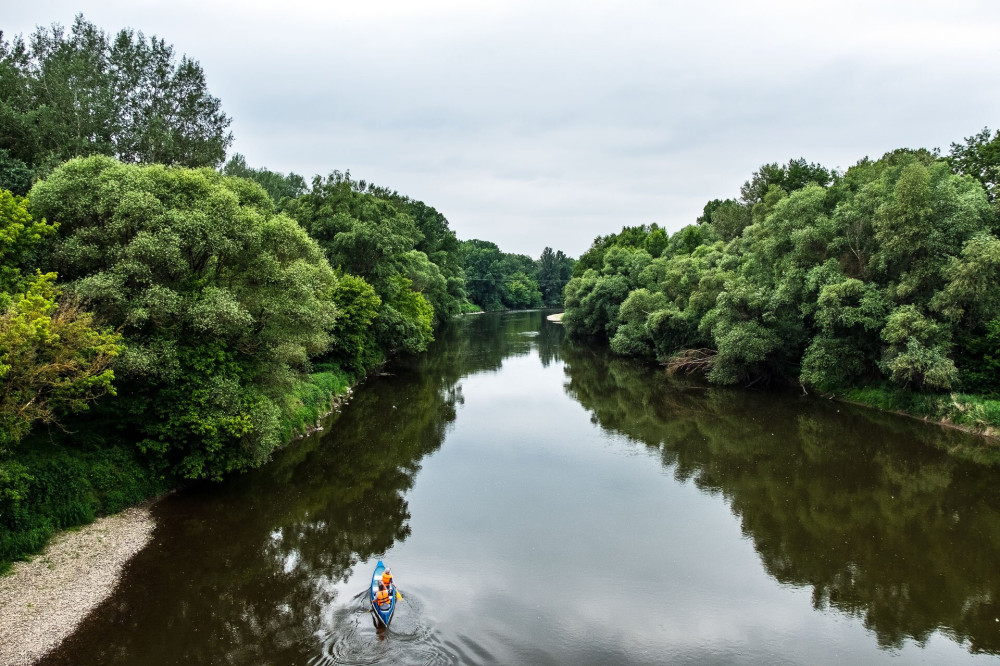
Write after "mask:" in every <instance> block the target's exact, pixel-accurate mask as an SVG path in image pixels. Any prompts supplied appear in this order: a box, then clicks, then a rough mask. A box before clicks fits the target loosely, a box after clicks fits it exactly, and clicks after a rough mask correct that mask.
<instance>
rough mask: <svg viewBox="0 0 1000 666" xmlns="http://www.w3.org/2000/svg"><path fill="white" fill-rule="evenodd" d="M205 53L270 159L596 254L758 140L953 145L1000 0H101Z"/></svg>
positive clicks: (778, 157) (484, 228)
mask: <svg viewBox="0 0 1000 666" xmlns="http://www.w3.org/2000/svg"><path fill="white" fill-rule="evenodd" d="M77 11H82V12H83V13H84V14H85V16H86V17H87V18H88V19H89V20H91V21H93V22H94V23H96V24H97V25H100V26H101V27H103V28H105V29H107V30H112V31H113V30H117V29H119V28H121V27H125V26H131V27H134V28H136V29H141V30H143V31H144V32H146V33H147V34H149V33H156V34H157V35H159V36H161V37H163V38H165V39H166V40H167V41H168V42H169V43H172V44H174V45H175V46H176V48H177V50H178V52H181V53H187V54H189V55H191V56H192V57H194V58H196V59H198V60H200V61H201V63H202V65H203V67H204V69H205V71H206V74H207V76H208V80H209V85H210V88H211V90H212V91H213V93H215V94H216V95H218V96H219V97H221V98H222V100H223V105H224V108H225V109H226V111H227V112H228V113H229V114H230V115H231V116H233V118H234V124H233V131H234V133H235V135H236V139H237V140H236V144H235V146H234V148H235V149H236V150H238V151H240V152H243V153H245V154H246V156H247V159H248V161H249V162H250V163H251V164H254V165H265V166H268V167H269V168H272V169H278V170H283V171H289V170H292V171H296V172H298V173H301V174H303V175H305V176H307V177H309V176H311V175H313V174H315V173H327V172H328V171H330V170H331V169H335V168H336V169H348V168H349V169H350V170H351V171H352V173H353V174H354V175H355V176H357V177H361V178H366V179H368V180H372V181H375V182H377V183H379V184H383V185H386V186H389V187H392V188H394V189H397V190H399V191H401V192H404V193H406V194H409V195H411V196H413V197H416V198H419V199H422V200H423V201H425V202H426V203H428V204H430V205H433V206H435V207H436V208H438V209H439V210H441V211H442V212H443V213H444V214H445V215H447V216H448V218H449V220H450V221H451V224H452V228H453V229H455V230H456V232H457V233H458V235H459V236H460V237H463V238H469V237H480V238H487V239H490V240H494V241H495V242H497V243H498V244H499V245H500V246H501V247H502V248H503V249H505V250H507V251H516V252H524V253H528V254H531V255H534V256H537V255H538V253H539V252H540V251H541V249H542V248H543V247H544V246H546V245H549V246H552V247H555V248H557V249H563V250H564V251H566V252H568V253H570V254H573V255H578V254H579V253H580V252H582V251H583V250H585V249H586V248H587V247H588V246H589V244H590V241H591V240H592V239H593V238H594V236H596V235H598V234H605V233H610V232H613V231H617V230H618V229H620V227H621V226H622V225H624V224H642V223H649V222H653V221H656V222H659V223H661V224H665V225H666V226H667V227H668V228H669V229H672V230H673V229H677V228H679V227H681V226H683V225H684V224H687V223H690V222H692V221H693V220H694V218H695V217H697V215H698V214H699V213H700V210H701V207H702V205H703V204H704V203H705V201H707V200H708V199H711V198H716V197H726V196H733V195H735V194H736V193H737V192H738V187H739V185H740V183H741V182H742V181H743V180H745V179H746V178H747V177H748V176H749V175H750V173H751V172H752V171H753V170H754V169H755V168H756V167H757V166H759V165H760V164H762V163H764V162H769V161H785V160H787V159H790V158H793V157H800V156H803V157H806V158H807V159H809V160H811V161H817V162H821V163H823V164H825V165H827V166H831V167H841V168H846V167H848V166H850V165H851V164H853V163H854V162H855V161H856V160H857V159H859V158H861V157H863V156H865V155H871V156H878V155H880V154H881V153H882V152H885V151H887V150H891V149H893V148H896V147H902V146H908V147H918V146H925V147H935V146H939V147H942V148H945V149H946V148H947V146H948V144H949V143H950V142H951V141H956V140H960V139H961V138H962V137H963V136H967V135H970V134H972V133H974V132H976V131H978V130H979V129H980V128H982V127H983V126H984V125H991V126H996V125H997V124H1000V123H997V119H996V116H997V109H998V108H1000V85H998V83H1000V81H998V78H1000V73H998V70H997V68H996V67H995V63H996V62H997V56H998V55H1000V45H998V42H997V41H996V38H995V36H996V34H998V28H1000V25H998V24H1000V6H998V5H996V4H995V3H993V2H985V1H978V0H959V1H957V2H953V3H950V4H948V5H947V6H946V5H944V4H942V3H939V2H927V1H917V2H913V1H910V2H901V1H883V2H873V1H870V0H869V1H868V2H862V1H856V0H850V1H848V2H839V3H825V4H819V3H802V2H791V1H784V0H772V1H770V2H754V3H745V2H735V1H722V0H716V1H710V2H703V3H697V4H695V3H681V2H647V1H644V0H631V1H621V2H614V3H611V2H579V1H578V2H568V1H564V0H548V1H536V2H527V1H525V2H476V3H469V2H459V1H457V0H456V1H452V0H431V1H429V2H421V3H415V2H412V1H395V0H392V1H390V0H382V1H377V2H366V3H358V2H322V3H318V2H317V3H313V2H303V1H292V2H283V3H277V4H276V3H271V2H262V1H253V2H239V3H235V2H214V3H205V2H192V1H191V0H178V1H176V2H170V3H162V2H145V3H136V2H117V1H116V2H100V3H96V2H95V3H86V2H84V3H83V4H82V5H81V4H78V3H73V4H70V3H68V2H64V1H50V2H42V3H38V4H35V5H33V6H31V7H30V8H29V6H28V5H24V4H22V5H19V6H16V7H13V8H10V9H6V10H5V21H4V22H5V25H4V26H3V29H4V32H5V33H6V34H7V35H8V36H10V35H11V34H13V33H17V32H30V31H31V29H32V27H33V26H34V25H35V24H48V23H50V22H52V21H59V22H62V23H69V22H70V21H72V17H73V14H74V13H76V12H77Z"/></svg>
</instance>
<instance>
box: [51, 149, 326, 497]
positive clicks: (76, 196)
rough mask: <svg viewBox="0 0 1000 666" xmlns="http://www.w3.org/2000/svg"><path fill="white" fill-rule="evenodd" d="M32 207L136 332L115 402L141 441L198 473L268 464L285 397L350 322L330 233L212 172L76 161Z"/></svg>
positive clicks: (72, 269) (75, 287) (87, 288)
mask: <svg viewBox="0 0 1000 666" xmlns="http://www.w3.org/2000/svg"><path fill="white" fill-rule="evenodd" d="M31 205H32V211H33V212H35V213H36V214H40V215H45V216H46V217H48V218H50V219H53V220H58V221H59V222H60V229H59V237H58V239H57V241H56V243H55V247H54V252H53V256H52V262H53V265H54V266H55V267H58V269H59V270H60V271H61V273H62V275H63V277H64V278H65V279H67V280H69V282H68V284H67V290H68V291H69V292H70V293H72V294H73V295H75V296H77V297H79V298H81V299H85V300H86V301H87V302H88V303H89V304H90V307H92V308H93V310H94V311H95V313H96V314H97V315H98V316H99V317H100V318H101V320H102V321H106V322H108V323H110V324H112V325H114V326H116V327H121V329H122V332H123V335H124V339H125V342H126V345H127V350H126V351H125V352H124V353H123V354H121V355H120V356H119V357H118V358H117V359H116V362H115V366H114V369H115V373H116V376H117V377H118V379H119V389H120V390H119V399H118V400H117V401H116V409H117V410H118V413H119V418H120V419H121V421H122V423H124V424H127V425H128V427H129V428H131V429H132V430H134V431H135V433H136V434H137V436H138V438H139V441H140V446H141V447H142V448H143V449H144V450H146V451H147V452H150V453H152V454H155V455H156V456H157V458H159V459H160V460H162V461H163V462H165V463H167V464H170V465H173V466H176V469H178V470H179V471H180V472H182V473H183V474H184V475H186V476H188V477H192V478H199V477H210V478H219V477H221V476H222V475H223V474H225V473H227V472H231V471H237V470H242V469H246V468H247V467H250V466H254V465H258V464H260V463H261V462H262V461H264V460H266V459H267V457H268V455H269V454H270V452H271V450H272V449H273V448H274V447H275V446H277V445H278V444H281V443H282V442H280V441H279V438H278V436H277V420H278V418H279V416H280V410H279V407H278V404H279V401H278V398H279V397H280V396H281V395H282V394H283V392H284V391H286V390H287V388H288V387H289V386H290V385H291V384H292V382H294V381H295V379H296V378H297V377H299V376H300V375H301V373H303V372H304V371H306V370H308V368H309V358H310V357H312V356H315V355H317V354H321V353H323V352H324V351H326V349H327V348H328V346H329V344H330V331H331V329H332V327H333V325H334V323H335V319H336V310H335V306H334V304H333V301H332V297H333V292H334V289H335V288H336V285H337V279H336V276H335V274H334V273H333V271H332V270H331V268H330V266H329V264H328V263H327V261H326V259H325V257H324V256H323V253H322V250H321V249H320V248H319V246H318V245H317V244H316V242H315V241H313V240H312V239H310V238H309V237H308V236H307V235H306V234H305V232H304V231H303V230H302V229H301V228H300V227H299V226H298V225H297V224H296V223H295V221H294V220H292V219H290V218H288V217H286V216H284V215H278V214H275V213H274V209H273V204H272V202H271V199H270V198H269V197H268V195H267V194H266V193H265V192H264V190H263V189H261V188H260V186H258V185H256V184H254V183H250V182H249V181H246V180H243V179H238V178H227V177H225V176H222V175H221V174H218V173H216V172H215V171H212V170H210V169H200V170H192V169H184V168H169V167H164V166H145V167H140V166H131V165H125V164H122V163H120V162H117V161H115V160H112V159H110V158H107V157H91V158H86V159H76V160H71V161H70V162H67V163H66V164H64V165H62V166H60V167H59V168H58V169H56V171H55V172H54V173H53V174H52V176H50V177H49V178H48V179H46V180H44V181H42V182H40V183H38V184H37V185H35V187H34V188H33V189H32V193H31Z"/></svg>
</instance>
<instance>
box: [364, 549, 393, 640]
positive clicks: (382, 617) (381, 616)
mask: <svg viewBox="0 0 1000 666" xmlns="http://www.w3.org/2000/svg"><path fill="white" fill-rule="evenodd" d="M383 571H385V565H384V564H382V560H379V561H378V564H376V565H375V573H373V574H372V586H371V587H370V588H368V600H369V601H370V602H371V605H372V616H373V617H374V618H375V622H376V623H377V624H381V625H382V626H383V627H388V626H389V623H390V622H391V621H392V612H393V611H394V610H396V586H395V585H390V586H389V607H388V608H380V607H379V606H378V604H376V603H375V593H376V592H378V583H379V581H380V580H382V572H383Z"/></svg>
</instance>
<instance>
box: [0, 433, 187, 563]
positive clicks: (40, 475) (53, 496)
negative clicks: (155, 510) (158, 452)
mask: <svg viewBox="0 0 1000 666" xmlns="http://www.w3.org/2000/svg"><path fill="white" fill-rule="evenodd" d="M173 482H174V479H171V478H166V477H162V476H160V475H158V474H156V473H154V472H153V471H152V470H151V469H150V468H149V467H148V466H147V465H146V464H145V462H144V461H143V460H142V459H141V454H140V453H139V452H138V451H137V450H135V449H134V448H131V447H126V446H104V447H97V448H83V449H81V448H76V447H72V446H65V445H56V444H53V443H49V442H42V441H37V442H25V445H24V446H22V447H21V449H20V450H19V451H18V457H17V460H10V459H2V458H0V573H3V572H4V571H5V570H6V569H7V568H9V566H10V564H11V562H13V561H15V560H21V559H25V558H26V557H27V556H29V555H31V554H33V553H35V552H38V551H39V550H41V549H42V547H43V546H44V545H45V544H46V542H47V541H48V539H49V537H50V536H51V535H52V533H53V532H54V531H56V530H58V529H65V528H67V527H73V526H74V525H80V524H82V523H88V522H90V521H92V520H93V519H94V518H95V517H97V516H101V515H106V514H110V513H115V512H117V511H121V510H122V509H125V508H126V507H129V506H132V505H134V504H138V503H139V502H142V501H143V500H145V499H147V498H149V497H153V496H155V495H157V494H159V493H162V492H164V491H166V490H167V489H168V488H170V487H171V485H172V483H173Z"/></svg>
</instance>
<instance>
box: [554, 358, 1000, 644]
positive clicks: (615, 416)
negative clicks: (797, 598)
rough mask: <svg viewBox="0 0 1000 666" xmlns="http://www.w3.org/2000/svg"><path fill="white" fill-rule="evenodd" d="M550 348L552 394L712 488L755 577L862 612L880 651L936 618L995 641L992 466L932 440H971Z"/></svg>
mask: <svg viewBox="0 0 1000 666" xmlns="http://www.w3.org/2000/svg"><path fill="white" fill-rule="evenodd" d="M561 353H562V357H563V360H564V361H565V364H566V365H565V372H566V377H567V382H566V391H567V393H568V394H569V395H570V396H571V397H573V398H574V399H575V400H577V401H579V402H580V404H581V405H583V406H584V407H585V408H586V409H587V410H588V411H589V412H590V413H591V415H592V420H593V421H594V422H595V423H597V424H599V425H600V426H601V427H602V428H604V429H605V430H607V431H610V432H615V433H620V434H624V435H626V436H628V437H629V438H632V439H634V440H638V441H640V442H642V443H643V444H645V445H646V446H647V447H650V448H651V449H653V450H655V451H656V452H657V454H658V455H659V457H660V459H661V460H662V463H663V465H664V466H665V467H666V468H669V469H672V470H673V474H674V476H675V477H676V478H677V479H678V480H680V481H685V480H692V481H693V482H694V483H695V484H696V485H697V486H698V487H699V488H700V489H702V490H703V491H704V492H707V493H710V494H720V495H721V496H722V497H724V498H725V499H726V501H728V503H729V505H730V506H731V508H732V511H733V512H734V513H735V514H736V515H737V516H738V517H739V518H740V520H741V523H742V529H743V533H744V534H745V535H746V536H747V537H749V538H751V539H752V540H753V543H754V544H755V548H756V550H757V552H758V553H759V555H760V558H761V560H762V562H763V564H764V566H765V567H766V569H767V571H768V572H769V574H770V575H772V576H773V577H774V578H776V579H777V580H778V581H780V582H781V583H784V584H790V585H796V586H809V587H811V588H812V590H813V604H814V606H815V607H816V608H817V609H823V608H828V607H832V608H834V609H837V610H838V611H841V612H844V613H847V614H849V615H852V616H857V617H860V618H862V619H863V622H864V624H865V626H866V627H867V628H868V629H870V630H871V631H873V632H874V633H875V635H876V636H877V639H878V641H879V644H880V645H881V646H883V647H899V646H901V645H902V643H903V641H904V639H907V638H910V639H913V640H914V641H916V642H918V643H920V644H923V643H924V642H925V641H927V639H928V638H929V637H930V635H931V634H932V633H933V632H935V631H937V630H940V631H942V632H943V633H945V634H947V635H949V636H951V637H952V638H953V639H954V640H956V641H958V642H960V643H963V644H967V645H968V648H969V650H970V651H972V652H984V653H993V654H997V653H1000V625H998V624H997V620H996V618H997V617H1000V568H998V567H997V562H1000V492H998V491H1000V489H998V488H997V485H996V474H997V472H996V470H992V469H987V468H982V467H975V466H972V465H970V464H968V463H963V462H961V461H958V460H956V459H954V458H951V457H949V456H947V455H946V454H944V453H943V452H942V451H941V450H939V449H947V448H950V447H951V446H955V445H958V444H960V443H961V444H962V445H964V446H968V445H969V444H970V440H972V445H973V446H974V445H976V443H975V441H974V438H971V436H969V435H966V434H964V433H960V432H958V431H955V430H949V429H944V428H939V427H936V426H932V425H927V424H920V423H916V422H914V421H911V420H907V419H903V418H899V417H895V416H887V415H880V414H878V413H875V412H872V411H869V410H862V409H855V408H851V407H850V406H845V405H839V404H834V403H829V402H827V401H820V400H815V399H809V398H803V397H800V396H798V395H796V394H794V393H792V394H787V395H775V394H762V393H755V392H751V391H745V390H733V389H723V388H715V387H708V386H705V385H703V384H699V383H696V382H691V381H687V380H684V379H677V378H671V377H667V376H666V375H665V374H663V373H662V371H657V370H656V369H650V368H648V367H644V366H641V365H638V364H635V363H633V362H630V361H624V360H620V359H615V358H612V357H609V356H607V355H605V354H604V353H603V352H599V351H594V350H592V349H581V348H574V347H572V346H571V345H569V344H568V343H564V344H563V347H562V351H561ZM931 444H934V445H935V446H936V447H937V448H935V447H932V446H931Z"/></svg>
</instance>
